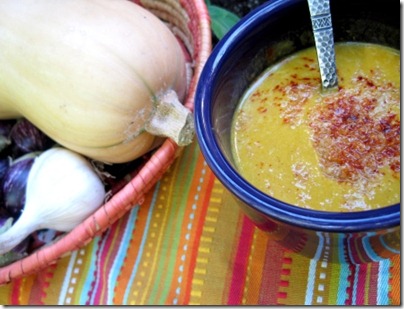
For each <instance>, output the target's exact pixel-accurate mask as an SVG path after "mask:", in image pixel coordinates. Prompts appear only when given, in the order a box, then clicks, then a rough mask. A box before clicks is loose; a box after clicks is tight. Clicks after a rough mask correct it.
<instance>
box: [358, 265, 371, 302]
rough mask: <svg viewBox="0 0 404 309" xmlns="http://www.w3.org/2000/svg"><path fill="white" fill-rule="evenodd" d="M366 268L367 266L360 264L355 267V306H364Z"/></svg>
mask: <svg viewBox="0 0 404 309" xmlns="http://www.w3.org/2000/svg"><path fill="white" fill-rule="evenodd" d="M367 267H368V264H360V265H358V266H357V270H358V283H357V285H356V304H355V305H364V304H365V285H366V277H367Z"/></svg>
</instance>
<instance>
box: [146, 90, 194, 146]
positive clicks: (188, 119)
mask: <svg viewBox="0 0 404 309" xmlns="http://www.w3.org/2000/svg"><path fill="white" fill-rule="evenodd" d="M145 130H146V131H147V132H149V133H150V134H152V135H155V136H164V137H169V138H171V139H172V140H173V141H174V142H175V143H177V144H178V146H187V145H189V144H190V143H191V142H192V140H193V137H194V133H195V126H194V118H193V115H192V113H191V111H190V110H189V109H187V108H186V107H185V106H184V105H182V103H181V102H180V101H179V100H178V96H177V93H176V92H175V91H174V90H168V91H167V92H165V93H163V94H162V95H159V96H158V99H157V101H156V105H155V107H154V110H153V112H152V115H151V117H150V119H149V121H147V123H146V125H145Z"/></svg>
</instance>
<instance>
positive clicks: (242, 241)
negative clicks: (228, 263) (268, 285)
mask: <svg viewBox="0 0 404 309" xmlns="http://www.w3.org/2000/svg"><path fill="white" fill-rule="evenodd" d="M254 228H255V226H254V224H253V223H252V222H251V220H250V219H248V218H247V217H246V216H244V217H243V224H242V227H241V233H240V238H239V243H238V247H237V253H236V256H235V260H234V266H233V276H232V278H231V281H230V291H229V299H228V304H229V305H240V304H241V301H242V297H243V289H244V285H245V278H246V272H247V267H248V257H249V254H250V249H251V244H252V240H253V235H254Z"/></svg>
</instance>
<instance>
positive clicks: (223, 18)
mask: <svg viewBox="0 0 404 309" xmlns="http://www.w3.org/2000/svg"><path fill="white" fill-rule="evenodd" d="M208 10H209V15H210V19H211V27H212V31H213V34H214V35H215V36H216V37H217V38H218V39H219V40H220V39H221V38H223V36H224V35H225V34H226V33H227V32H228V31H229V30H230V29H231V28H232V27H233V26H234V25H235V24H236V23H237V22H238V21H239V20H240V17H238V16H237V15H236V14H234V13H232V12H230V11H228V10H226V9H224V8H221V7H219V6H216V5H208Z"/></svg>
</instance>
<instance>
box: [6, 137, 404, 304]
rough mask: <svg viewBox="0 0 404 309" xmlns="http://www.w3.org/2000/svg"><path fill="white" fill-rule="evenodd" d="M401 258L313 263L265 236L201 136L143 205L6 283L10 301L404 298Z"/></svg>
mask: <svg viewBox="0 0 404 309" xmlns="http://www.w3.org/2000/svg"><path fill="white" fill-rule="evenodd" d="M400 279H401V278H400V256H399V255H397V256H395V257H393V258H392V259H390V260H384V261H382V262H378V263H371V264H363V265H352V264H332V263H325V262H322V261H315V260H310V259H308V258H305V257H303V256H300V255H298V254H295V253H292V252H288V251H286V250H285V249H283V248H282V247H280V246H279V245H277V244H276V243H273V242H272V241H269V240H268V237H267V236H266V234H265V233H264V232H262V231H260V230H259V229H257V228H256V227H255V226H254V225H253V223H252V222H251V221H250V220H249V219H248V218H246V217H245V216H244V215H243V214H242V213H241V212H240V210H239V208H238V207H237V206H236V205H235V202H234V201H233V199H232V198H231V196H230V195H229V193H228V192H226V191H225V190H224V188H223V186H222V185H221V184H220V183H219V182H218V181H217V180H216V178H215V177H214V175H213V174H212V172H211V171H210V170H209V168H208V167H207V165H206V163H205V161H204V159H203V157H202V155H201V153H200V150H199V148H198V146H197V144H196V143H194V144H192V145H191V146H189V147H186V148H185V149H184V151H183V152H182V154H181V156H180V157H179V158H178V159H177V160H176V161H175V163H174V164H173V166H172V167H171V168H170V170H169V172H168V173H167V174H165V176H164V177H163V178H162V179H161V181H159V182H158V183H157V184H156V186H155V187H154V188H153V189H152V190H151V191H150V192H149V194H148V195H147V196H146V198H145V200H144V201H143V202H142V204H141V205H135V206H134V208H133V209H132V210H131V211H130V212H129V213H128V214H127V215H126V216H124V217H123V218H121V219H120V220H119V221H117V222H116V223H115V224H113V225H112V226H111V228H110V229H108V230H107V231H106V232H105V233H104V234H103V235H102V236H99V237H96V238H95V239H94V240H93V241H92V242H91V243H89V244H88V245H87V246H86V247H84V248H82V249H80V250H78V251H75V252H72V253H71V254H70V255H69V256H66V257H64V258H62V259H60V260H59V261H58V262H57V264H54V265H52V266H50V267H48V268H47V269H46V270H45V271H42V272H39V273H38V274H36V275H31V276H28V277H25V278H23V279H17V280H14V281H13V282H11V283H9V284H7V285H3V286H1V287H0V304H3V305H25V304H29V305H57V304H60V305H79V304H80V305H81V304H83V305H85V304H86V305H98V304H102V305H112V304H117V305H123V304H127V305H136V304H138V305H144V304H146V305H149V304H178V305H182V304H202V305H211V304H216V305H221V304H246V305H255V304H269V305H276V304H287V305H303V304H306V305H325V304H330V305H376V304H380V305H398V304H400V303H401V290H400V289H401V287H400Z"/></svg>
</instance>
